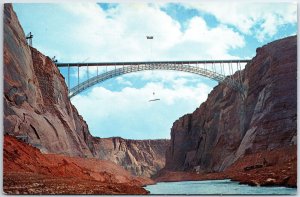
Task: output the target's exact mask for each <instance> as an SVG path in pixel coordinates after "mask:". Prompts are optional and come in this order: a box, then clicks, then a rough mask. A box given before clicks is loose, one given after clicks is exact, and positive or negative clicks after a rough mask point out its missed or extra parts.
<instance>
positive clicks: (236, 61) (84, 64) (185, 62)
mask: <svg viewBox="0 0 300 197" xmlns="http://www.w3.org/2000/svg"><path fill="white" fill-rule="evenodd" d="M249 61H250V60H193V61H146V62H89V63H80V62H79V63H56V65H57V67H81V66H130V65H141V64H144V65H145V64H212V63H247V62H249Z"/></svg>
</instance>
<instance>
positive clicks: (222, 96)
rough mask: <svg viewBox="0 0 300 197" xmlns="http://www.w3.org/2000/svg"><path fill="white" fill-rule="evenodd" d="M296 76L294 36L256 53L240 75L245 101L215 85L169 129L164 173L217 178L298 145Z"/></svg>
mask: <svg viewBox="0 0 300 197" xmlns="http://www.w3.org/2000/svg"><path fill="white" fill-rule="evenodd" d="M296 76H297V37H296V36H293V37H288V38H285V39H282V40H278V41H275V42H272V43H270V44H268V45H265V46H263V47H261V48H258V49H257V54H256V56H255V57H254V58H253V59H252V61H251V62H250V63H248V64H247V65H246V68H245V69H244V70H243V71H242V75H241V77H242V81H243V84H244V85H245V86H246V91H245V92H244V95H241V94H240V93H238V92H236V91H234V90H232V89H230V88H228V87H226V86H225V85H224V84H219V85H218V86H216V87H215V88H214V89H213V91H212V92H211V93H210V94H209V96H208V98H207V100H206V102H204V103H202V104H201V106H200V107H199V108H197V109H196V110H195V111H194V112H193V113H192V114H187V115H185V116H183V117H181V118H180V119H179V120H177V121H176V122H175V123H174V124H173V127H172V129H171V142H170V147H169V148H168V150H167V153H166V167H165V169H166V170H195V169H197V171H199V172H219V171H223V170H224V169H226V168H227V167H228V166H230V165H231V164H232V163H233V162H234V161H236V160H237V159H238V158H240V157H241V156H244V155H247V154H251V153H257V152H260V151H263V150H273V149H277V148H281V147H287V146H290V145H293V144H296V138H297V80H296ZM234 77H237V73H236V74H235V76H234Z"/></svg>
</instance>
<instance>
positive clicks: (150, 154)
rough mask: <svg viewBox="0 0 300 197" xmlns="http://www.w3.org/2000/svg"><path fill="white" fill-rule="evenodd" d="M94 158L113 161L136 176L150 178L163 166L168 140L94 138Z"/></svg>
mask: <svg viewBox="0 0 300 197" xmlns="http://www.w3.org/2000/svg"><path fill="white" fill-rule="evenodd" d="M94 144H95V151H96V153H97V155H96V156H95V157H97V158H99V159H103V160H109V161H113V162H114V163H116V164H119V165H121V166H123V167H124V168H125V169H127V170H128V171H130V172H131V173H132V174H133V175H136V176H145V177H151V176H152V175H154V174H155V173H157V172H158V171H159V170H160V169H162V168H163V167H164V165H165V153H166V149H167V147H168V145H169V140H163V139H161V140H128V139H123V138H117V137H113V138H95V139H94Z"/></svg>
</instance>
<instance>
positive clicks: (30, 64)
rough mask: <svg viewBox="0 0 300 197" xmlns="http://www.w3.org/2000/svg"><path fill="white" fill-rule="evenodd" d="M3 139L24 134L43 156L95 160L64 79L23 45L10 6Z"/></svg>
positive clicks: (6, 18)
mask: <svg viewBox="0 0 300 197" xmlns="http://www.w3.org/2000/svg"><path fill="white" fill-rule="evenodd" d="M4 133H7V134H10V135H24V134H25V135H27V136H29V142H30V143H31V144H35V145H38V146H40V147H41V149H42V150H43V151H44V152H53V153H62V154H67V155H73V156H88V157H92V156H93V146H91V144H90V142H91V138H92V136H91V135H90V133H89V131H88V126H87V124H86V123H85V121H84V120H83V119H82V117H81V116H80V115H79V114H78V112H77V110H76V109H75V107H74V106H73V105H72V104H71V103H70V100H69V99H68V97H67V87H66V85H65V82H64V79H63V77H62V75H61V74H60V72H59V70H58V68H57V67H56V66H55V65H54V64H53V63H52V61H51V59H50V58H49V57H45V56H44V55H42V54H41V53H39V52H38V51H37V50H36V49H34V48H31V47H29V46H28V45H27V43H26V40H25V35H24V32H23V30H22V28H21V26H20V24H19V22H18V19H17V16H16V14H15V12H14V11H13V9H12V6H11V4H5V6H4Z"/></svg>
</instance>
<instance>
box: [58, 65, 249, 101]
mask: <svg viewBox="0 0 300 197" xmlns="http://www.w3.org/2000/svg"><path fill="white" fill-rule="evenodd" d="M249 61H250V60H200V61H147V62H94V63H84V62H82V63H56V65H57V67H68V78H67V79H68V89H69V98H72V97H73V96H76V95H77V94H79V93H81V92H82V91H84V90H85V89H87V88H89V87H91V86H93V85H95V84H97V83H101V82H103V81H105V80H108V79H111V78H114V77H117V76H120V75H123V74H127V73H132V72H138V71H146V70H174V71H182V72H188V73H193V74H197V75H201V76H205V77H208V78H211V79H213V80H215V81H218V82H220V83H224V84H225V85H227V86H228V87H230V88H233V89H234V90H236V91H239V92H241V93H243V92H244V89H245V88H244V86H243V83H242V79H241V73H240V72H238V74H237V76H235V77H234V76H232V75H233V74H234V72H235V71H241V65H240V63H248V62H249ZM224 64H226V65H228V68H227V70H228V71H229V73H228V72H227V73H226V72H225V68H224ZM233 64H235V65H236V66H237V69H233V67H232V66H233ZM90 66H96V67H110V66H114V67H115V68H114V69H113V70H110V71H106V72H104V73H101V74H98V68H97V75H96V76H93V77H92V78H89V77H88V79H87V80H85V81H83V82H81V83H79V67H87V68H89V67H90ZM217 66H219V70H218V69H217V68H216V67H217ZM70 67H77V68H78V71H77V72H78V85H76V86H74V87H72V88H71V87H70ZM87 76H89V75H88V69H87Z"/></svg>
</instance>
